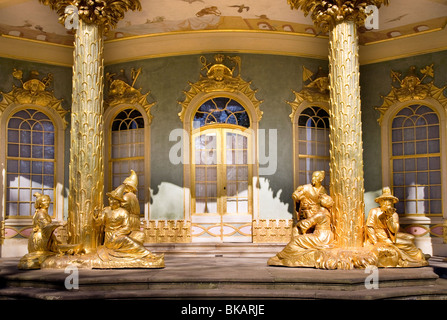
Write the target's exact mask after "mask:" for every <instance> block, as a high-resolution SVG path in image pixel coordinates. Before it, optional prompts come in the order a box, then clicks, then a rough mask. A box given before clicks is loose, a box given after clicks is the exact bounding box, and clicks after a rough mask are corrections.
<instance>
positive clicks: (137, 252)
mask: <svg viewBox="0 0 447 320" xmlns="http://www.w3.org/2000/svg"><path fill="white" fill-rule="evenodd" d="M137 185H138V177H137V175H136V173H135V171H133V170H131V175H130V176H129V177H127V178H126V179H125V180H124V182H123V184H121V185H120V186H118V187H117V188H116V189H115V190H113V191H111V192H108V193H107V196H108V198H109V206H108V207H105V208H104V209H103V210H101V212H96V213H95V215H94V223H95V225H97V226H98V227H99V229H100V239H103V242H100V246H99V247H98V249H97V256H98V257H99V259H93V260H92V267H100V268H117V267H118V268H132V267H135V268H162V267H164V255H155V254H152V253H151V252H150V251H149V250H147V249H146V248H145V247H144V245H143V242H144V233H143V232H142V231H141V230H140V205H139V203H138V199H137V196H136V194H135V192H136V190H137ZM101 231H102V232H103V234H102V232H101Z"/></svg>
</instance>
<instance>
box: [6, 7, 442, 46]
mask: <svg viewBox="0 0 447 320" xmlns="http://www.w3.org/2000/svg"><path fill="white" fill-rule="evenodd" d="M140 2H141V5H142V8H143V9H142V10H141V11H136V12H132V11H131V12H128V13H127V14H126V16H125V18H124V19H123V20H122V21H120V22H119V24H118V26H117V28H116V29H114V30H112V31H110V32H109V33H108V34H107V39H116V38H124V37H131V36H141V35H150V34H161V33H170V32H182V31H188V32H191V31H197V30H259V31H272V32H291V33H301V34H311V35H317V34H318V30H317V29H316V28H315V27H314V25H313V23H312V20H311V19H310V18H309V17H305V16H304V14H303V13H302V12H300V11H297V10H291V9H290V7H289V5H288V4H287V1H286V0H242V1H240V2H237V1H234V0H141V1H140ZM446 23H447V0H392V1H390V5H389V6H388V7H382V8H381V9H380V10H379V30H373V31H368V30H366V29H365V28H360V32H361V34H360V43H362V44H364V43H371V42H375V41H380V40H385V39H389V38H396V37H401V36H406V35H411V34H416V33H420V32H427V31H432V30H440V29H442V28H445V26H446ZM0 33H1V34H4V35H9V36H13V37H23V38H28V39H34V40H41V41H48V42H53V43H58V44H67V45H71V44H72V42H73V31H69V30H67V29H65V28H64V26H63V25H62V24H60V23H59V22H58V16H57V14H56V13H55V12H53V11H51V10H50V9H49V8H48V7H46V6H44V5H42V4H40V3H39V2H38V1H37V0H0Z"/></svg>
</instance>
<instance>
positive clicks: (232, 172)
mask: <svg viewBox="0 0 447 320" xmlns="http://www.w3.org/2000/svg"><path fill="white" fill-rule="evenodd" d="M227 180H237V167H236V166H227Z"/></svg>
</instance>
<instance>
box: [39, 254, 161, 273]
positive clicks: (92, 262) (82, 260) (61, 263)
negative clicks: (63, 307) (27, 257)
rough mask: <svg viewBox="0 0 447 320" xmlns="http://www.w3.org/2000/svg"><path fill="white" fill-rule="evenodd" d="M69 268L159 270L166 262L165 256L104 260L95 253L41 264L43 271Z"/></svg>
mask: <svg viewBox="0 0 447 320" xmlns="http://www.w3.org/2000/svg"><path fill="white" fill-rule="evenodd" d="M68 266H75V267H77V268H80V269H117V268H122V269H126V268H132V269H134V268H143V269H152V268H154V269H159V268H164V267H165V262H164V255H163V254H160V255H155V254H150V255H148V256H146V257H144V258H138V259H130V258H109V259H107V260H104V259H101V257H100V256H99V255H98V253H97V252H94V253H89V254H85V255H60V256H51V257H48V258H47V259H46V260H45V261H44V262H43V263H42V264H41V268H42V269H65V268H66V267H68Z"/></svg>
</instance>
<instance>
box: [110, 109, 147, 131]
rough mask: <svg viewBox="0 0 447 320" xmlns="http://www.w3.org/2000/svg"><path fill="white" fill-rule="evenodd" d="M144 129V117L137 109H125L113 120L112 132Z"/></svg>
mask: <svg viewBox="0 0 447 320" xmlns="http://www.w3.org/2000/svg"><path fill="white" fill-rule="evenodd" d="M141 128H144V119H143V115H142V114H141V113H140V112H139V111H138V110H136V109H132V108H130V109H125V110H123V111H121V112H120V113H118V114H117V116H116V117H115V118H114V119H113V123H112V131H123V130H132V129H141Z"/></svg>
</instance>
